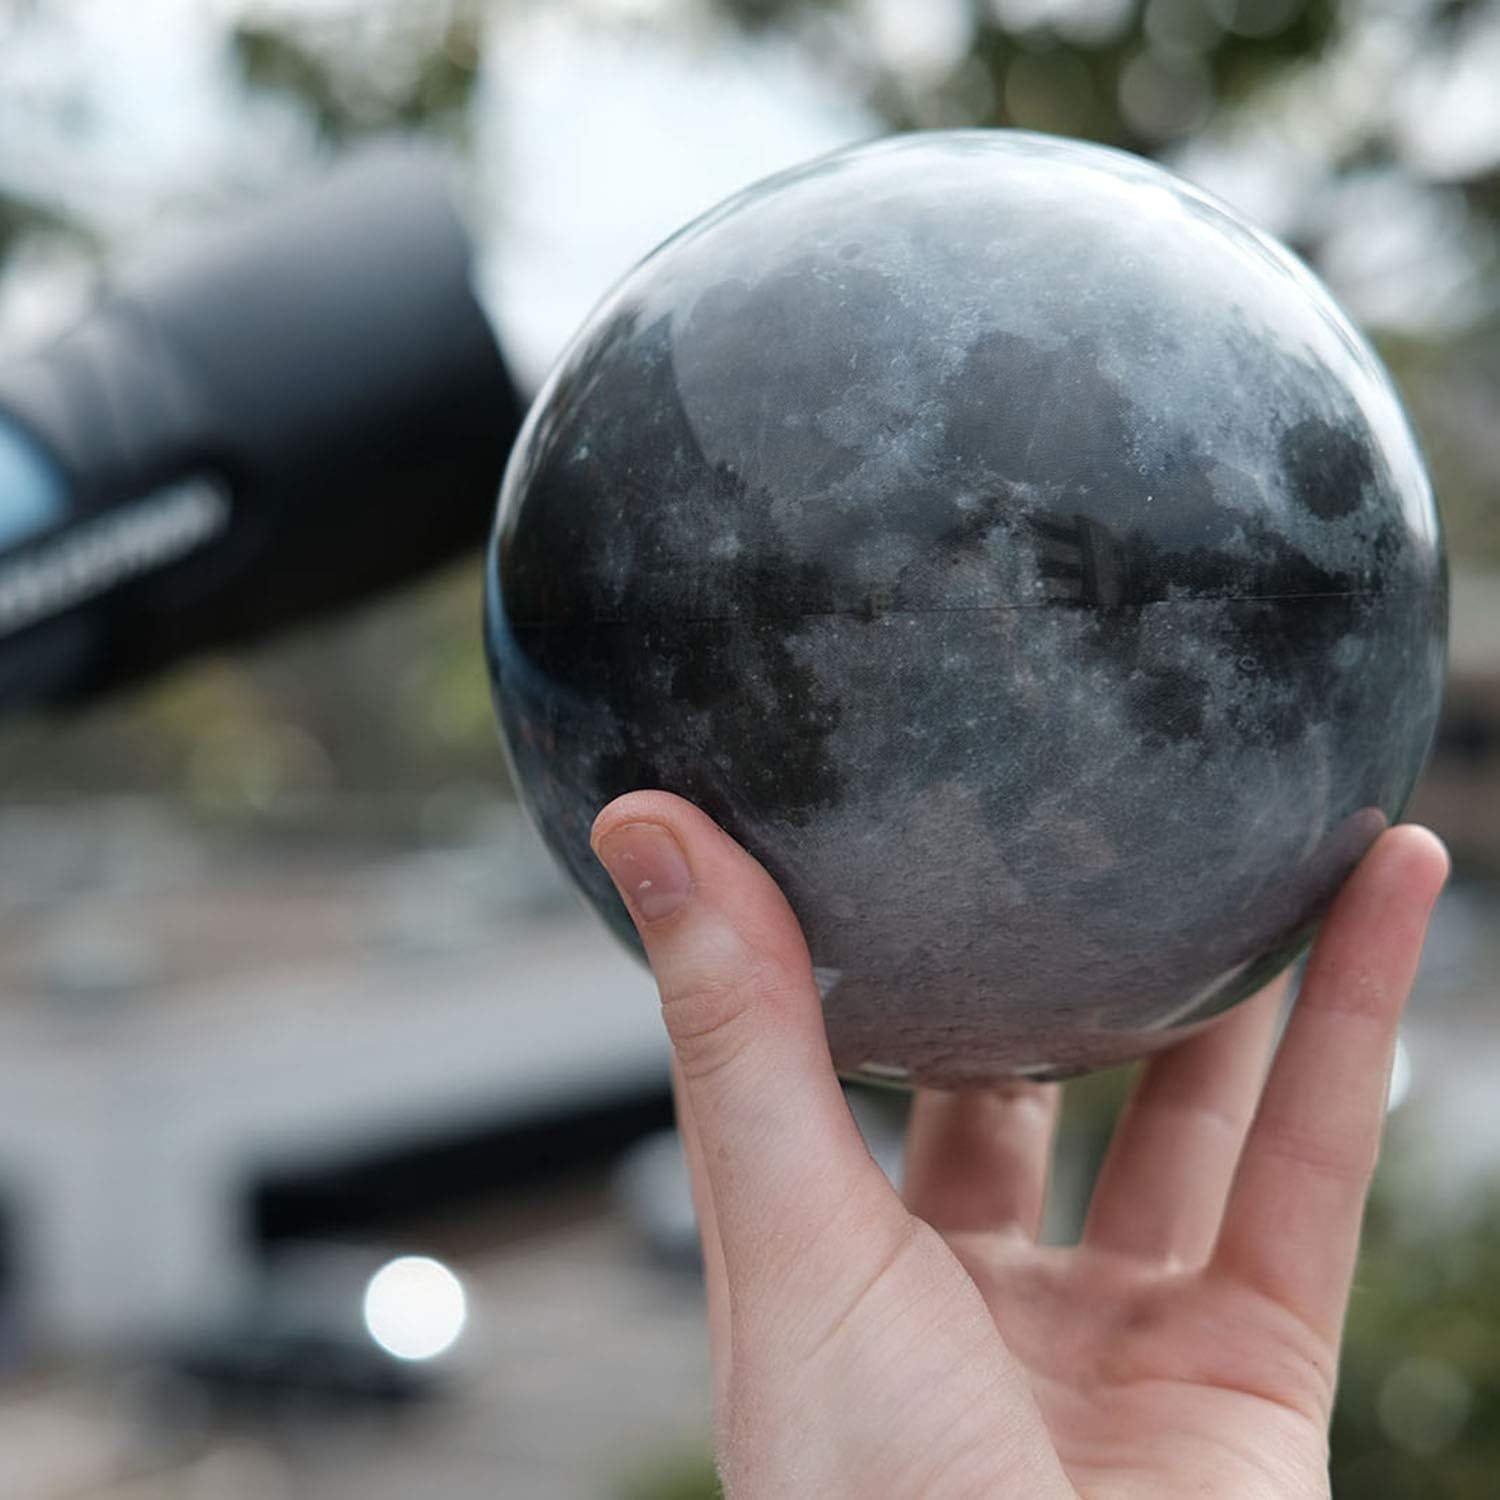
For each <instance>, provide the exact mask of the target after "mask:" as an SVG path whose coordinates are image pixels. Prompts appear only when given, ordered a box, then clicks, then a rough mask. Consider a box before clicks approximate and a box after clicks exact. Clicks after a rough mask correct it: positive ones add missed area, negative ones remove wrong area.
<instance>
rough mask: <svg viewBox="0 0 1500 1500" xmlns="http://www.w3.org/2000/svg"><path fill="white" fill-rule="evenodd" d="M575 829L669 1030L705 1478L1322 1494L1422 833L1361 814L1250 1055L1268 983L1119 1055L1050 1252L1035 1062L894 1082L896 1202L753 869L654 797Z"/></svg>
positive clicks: (1113, 1492) (827, 1489)
mask: <svg viewBox="0 0 1500 1500" xmlns="http://www.w3.org/2000/svg"><path fill="white" fill-rule="evenodd" d="M594 848H595V850H596V852H597V853H598V854H599V856H600V858H601V859H602V860H603V861H604V863H605V865H606V867H607V868H608V869H609V870H610V872H611V874H612V876H613V877H614V879H615V882H616V884H617V886H618V887H619V889H620V891H621V893H622V895H623V896H624V897H625V900H626V902H627V904H628V905H629V906H630V908H631V912H632V915H633V917H634V918H635V921H636V923H637V926H638V928H639V930H640V932H641V936H642V938H643V940H644V942H645V945H646V950H647V953H648V955H649V957H650V959H651V963H652V966H653V968H654V970H655V972H656V975H657V980H658V983H659V985H660V987H661V993H662V1009H663V1013H664V1015H665V1018H666V1023H667V1029H668V1031H669V1033H670V1035H671V1038H672V1043H673V1047H674V1050H675V1063H674V1081H675V1086H676V1092H677V1106H678V1116H679V1121H680V1124H681V1129H682V1136H683V1140H684V1144H685V1147H686V1151H687V1156H688V1163H689V1167H690V1170H691V1174H692V1180H693V1194H694V1201H695V1203H696V1206H697V1211H698V1222H699V1226H700V1230H701V1233H702V1237H703V1252H704V1265H705V1273H706V1278H707V1293H708V1316H709V1337H710V1344H711V1352H712V1358H713V1369H714V1404H715V1418H716V1426H717V1432H718V1447H719V1462H720V1469H721V1473H722V1475H723V1481H724V1486H725V1490H726V1493H727V1494H728V1495H729V1496H730V1497H732V1500H759V1497H773V1496H774V1497H778V1500H779V1497H784V1496H798V1497H801V1496H851V1497H859V1500H869V1497H873V1496H879V1497H881V1500H904V1497H922V1500H947V1497H950V1496H985V1497H1001V1496H1006V1497H1009V1496H1015V1497H1020V1500H1078V1497H1082V1500H1102V1497H1106V1496H1107V1497H1109V1500H1136V1497H1140V1500H1147V1497H1149V1500H1174V1497H1178V1496H1182V1497H1187V1496H1191V1497H1195V1500H1202V1497H1204V1496H1223V1497H1233V1500H1292V1497H1296V1500H1304V1497H1315V1496H1327V1494H1328V1492H1329V1490H1328V1457H1327V1433H1328V1423H1329V1418H1330V1412H1331V1407H1332V1403H1333V1392H1334V1379H1335V1373H1336V1366H1337V1357H1338V1346H1339V1338H1340V1330H1341V1327H1342V1323H1343V1317H1344V1308H1345V1304H1346V1301H1347V1298H1348V1293H1349V1285H1350V1280H1351V1277H1352V1275H1353V1270H1354V1261H1355V1254H1356V1250H1357V1246H1358V1239H1359V1229H1360V1220H1361V1216H1362V1213H1363V1207H1364V1200H1365V1196H1366V1192H1367V1189H1368V1186H1369V1181H1370V1176H1371V1173H1372V1171H1373V1168H1374V1164H1375V1156H1376V1150H1377V1145H1378V1141H1379V1136H1380V1128H1381V1122H1382V1119H1383V1117H1384V1111H1385V1097H1386V1088H1387V1079H1388V1076H1389V1070H1390V1063H1391V1055H1392V1050H1393V1047H1394V1043H1395V1036H1396V1023H1397V1019H1398V1016H1399V1014H1400V1011H1401V1007H1402V1005H1403V1003H1404V1001H1405V998H1406V995H1407V992H1408V990H1409V989H1410V987H1411V982H1412V978H1413V975H1414V973H1415V970H1416V966H1417V959H1418V956H1419V953H1420V951H1421V944H1422V938H1423V935H1424V932H1425V930H1426V925H1427V919H1428V915H1429V913H1430V911H1431V909H1432V905H1433V903H1434V901H1435V900H1436V899H1437V895H1438V892H1439V890H1440V889H1441V887H1442V884H1443V881H1444V879H1445V877H1446V873H1447V857H1446V855H1445V853H1444V851H1443V848H1442V846H1441V844H1439V843H1438V841H1437V840H1436V839H1435V838H1434V837H1433V836H1432V835H1431V834H1429V833H1427V832H1425V831H1424V830H1422V829H1418V828H1413V827H1404V828H1397V829H1394V830H1392V831H1390V832H1388V833H1386V834H1384V835H1383V836H1382V837H1381V838H1380V840H1379V841H1378V842H1377V844H1376V845H1375V847H1374V849H1373V850H1372V851H1371V852H1370V854H1369V855H1368V856H1367V857H1366V859H1365V860H1364V862H1363V863H1362V864H1361V865H1360V867H1359V868H1358V870H1357V871H1356V872H1355V873H1354V875H1353V876H1352V877H1351V879H1350V880H1349V882H1348V884H1347V885H1346V886H1345V888H1344V890H1343V892H1342V894H1341V895H1340V896H1339V898H1338V901H1337V903H1336V904H1335V906H1334V908H1333V910H1332V912H1331V913H1330V915H1329V917H1328V918H1327V920H1326V922H1325V923H1324V925H1323V929H1322V932H1321V935H1320V937H1319V939H1318V942H1317V945H1316V947H1315V949H1314V951H1313V954H1312V957H1311V960H1310V962H1309V965H1308V969H1307V975H1306V978H1305V980H1304V983H1303V988H1302V993H1301V997H1300V999H1299V1000H1298V1003H1297V1005H1296V1007H1295V1009H1294V1011H1293V1013H1292V1018H1291V1020H1290V1022H1289V1024H1288V1026H1287V1029H1286V1033H1285V1036H1284V1038H1283V1040H1282V1042H1281V1045H1280V1047H1279V1048H1278V1049H1277V1051H1276V1056H1275V1062H1274V1066H1273V1067H1271V1069H1270V1073H1269V1077H1268V1078H1267V1076H1266V1061H1267V1058H1268V1056H1269V1053H1270V1051H1271V1046H1272V1037H1273V1033H1274V1031H1275V1027H1276V1022H1277V1017H1278V1013H1279V1010H1280V1005H1281V998H1282V993H1283V990H1284V986H1285V982H1286V981H1285V979H1284V978H1283V980H1281V981H1278V983H1276V984H1274V985H1272V986H1271V987H1270V988H1269V989H1268V990H1266V991H1265V992H1263V993H1262V994H1260V995H1259V996H1257V997H1256V998H1254V999H1253V1000H1250V1001H1247V1002H1246V1003H1245V1004H1243V1005H1241V1006H1240V1007H1239V1008H1238V1009H1237V1010H1235V1011H1233V1012H1231V1013H1230V1014H1229V1015H1228V1016H1227V1017H1226V1018H1225V1019H1224V1020H1223V1021H1222V1022H1220V1023H1218V1024H1216V1025H1215V1026H1213V1027H1211V1028H1210V1029H1208V1030H1205V1031H1203V1032H1201V1033H1199V1034H1198V1035H1196V1036H1194V1037H1192V1038H1191V1039H1189V1040H1188V1041H1186V1042H1184V1043H1182V1044H1181V1045H1179V1046H1178V1047H1176V1048H1175V1049H1173V1050H1171V1051H1168V1052H1164V1053H1162V1054H1160V1055H1159V1056H1157V1057H1156V1058H1154V1059H1153V1060H1151V1061H1150V1062H1149V1063H1148V1064H1147V1065H1146V1066H1145V1068H1144V1070H1143V1072H1142V1075H1141V1078H1140V1081H1139V1083H1138V1085H1137V1087H1136V1089H1135V1092H1134V1094H1133V1096H1132V1098H1131V1100H1130V1103H1129V1105H1128V1106H1127V1108H1126V1111H1125V1113H1124V1115H1123V1116H1122V1118H1121V1121H1120V1123H1119V1125H1118V1127H1117V1129H1116V1132H1115V1137H1114V1142H1113V1145H1112V1147H1111V1150H1110V1154H1109V1156H1108V1158H1107V1160H1106V1162H1105V1165H1104V1168H1103V1171H1102V1173H1101V1176H1100V1179H1099V1182H1098V1185H1097V1187H1096V1189H1095V1193H1094V1198H1093V1202H1092V1206H1091V1209H1090V1213H1089V1217H1088V1221H1087V1225H1086V1227H1085V1230H1084V1233H1083V1237H1082V1240H1081V1242H1080V1244H1078V1245H1077V1246H1076V1247H1070V1248H1055V1247H1048V1246H1042V1245H1039V1244H1037V1242H1036V1234H1037V1229H1038V1225H1039V1223H1040V1220H1041V1214H1042V1204H1043V1197H1044V1193H1045V1187H1046V1177H1047V1171H1048V1160H1049V1156H1050V1149H1051V1139H1052V1134H1053V1125H1054V1121H1055V1118H1056V1113H1057V1104H1058V1091H1057V1086H1056V1085H1040V1084H1015V1085H1012V1086H1010V1087H1008V1088H1005V1089H999V1090H995V1091H993V1092H988V1093H970V1094H944V1093H937V1092H924V1093H920V1094H919V1095H918V1096H917V1098H916V1100H915V1103H914V1105H913V1112H912V1119H911V1125H910V1133H909V1138H908V1143H907V1171H906V1180H905V1201H904V1202H903V1201H902V1198H901V1197H900V1196H898V1194H897V1192H896V1190H895V1189H894V1188H893V1187H892V1186H891V1185H890V1183H889V1182H888V1180H887V1179H886V1177H885V1175H884V1174H883V1173H882V1172H881V1170H880V1169H879V1167H877V1166H876V1165H875V1163H874V1161H873V1160H872V1159H871V1157H870V1155H869V1152H868V1151H867V1150H866V1148H865V1146H864V1143H863V1141H862V1139H861V1137H860V1134H859V1132H858V1130H857V1128H856V1127H855V1124H854V1122H853V1119H852V1118H851V1116H850V1114H849V1110H848V1108H847V1106H846V1104H845V1102H844V1098H843V1094H842V1092H841V1090H840V1087H839V1083H838V1079H837V1077H836V1076H835V1074H834V1071H833V1067H832V1064H831V1061H830V1058H829V1053H828V1046H827V1041H826V1039H825V1036H824V1032H823V1024H822V1014H821V1009H820V1002H819V998H818V992H817V989H816V987H815V985H814V983H813V977H812V972H811V966H810V962H809V959H808V954H807V949H806V946H805V944H804V943H803V940H802V935H801V932H800V930H799V928H798V926H797V922H796V919H795V918H794V916H793V915H792V912H791V910H790V908H789V907H788V906H787V904H786V902H785V900H784V899H783V898H782V896H781V893H780V892H779V891H778V890H777V889H776V887H775V885H774V883H773V882H772V881H771V879H770V877H769V876H768V875H767V874H766V873H765V871H764V870H763V869H761V867H760V866H759V865H758V864H756V863H755V861H754V860H752V859H751V858H750V857H749V855H747V854H746V853H745V852H744V851H743V850H741V849H740V848H739V847H738V846H737V845H736V844H734V843H733V842H732V841H731V840H730V839H729V838H728V836H727V835H726V834H724V833H723V832H722V831H721V830H720V829H719V828H718V827H717V826H716V825H715V824H714V823H713V822H712V821H710V819H708V818H707V817H706V816H704V815H703V814H702V813H701V812H699V811H697V810H696V809H695V808H693V807H692V806H690V805H689V804H688V803H686V802H683V801H682V800H681V799H679V798H677V797H673V796H670V795H668V794H666V793H663V792H636V793H632V794H630V795H629V796H627V797H623V798H621V799H619V800H618V801H616V802H614V803H612V804H611V805H610V806H609V807H608V808H606V809H605V810H604V811H603V812H602V813H601V814H600V816H599V818H598V820H597V822H596V823H595V825H594ZM1263 1085H1264V1086H1263Z"/></svg>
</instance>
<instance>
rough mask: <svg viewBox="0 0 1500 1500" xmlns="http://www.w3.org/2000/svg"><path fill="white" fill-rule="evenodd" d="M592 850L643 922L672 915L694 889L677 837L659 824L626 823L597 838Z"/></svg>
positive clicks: (654, 920) (656, 920)
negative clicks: (597, 840)
mask: <svg viewBox="0 0 1500 1500" xmlns="http://www.w3.org/2000/svg"><path fill="white" fill-rule="evenodd" d="M594 853H595V854H597V855H598V856H599V861H600V863H601V864H602V865H603V866H604V868H605V869H606V870H608V871H609V878H610V879H611V880H613V881H614V883H615V888H616V889H617V890H618V891H619V893H620V894H621V895H622V896H623V897H624V898H625V901H626V903H627V904H628V905H629V906H630V908H631V909H632V910H633V911H634V912H635V914H636V915H637V916H638V917H639V918H640V919H641V920H642V921H643V922H659V921H660V920H661V919H662V918H663V917H669V916H671V915H672V913H673V912H674V911H676V910H677V908H678V907H679V906H681V905H682V903H683V902H684V901H686V900H687V898H688V892H689V891H691V890H692V888H693V872H692V871H691V870H689V869H688V862H687V860H686V859H685V858H683V853H682V850H681V849H680V848H679V847H678V844H677V840H676V839H674V838H673V837H672V835H671V834H670V833H668V832H667V830H666V829H665V828H663V827H662V826H661V825H660V824H659V823H626V824H625V825H624V826H623V827H620V828H616V829H614V830H612V831H611V832H610V833H608V834H606V835H605V836H604V837H603V838H602V839H600V840H599V842H598V844H597V845H596V846H595V848H594Z"/></svg>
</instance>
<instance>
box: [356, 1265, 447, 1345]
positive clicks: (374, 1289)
mask: <svg viewBox="0 0 1500 1500" xmlns="http://www.w3.org/2000/svg"><path fill="white" fill-rule="evenodd" d="M364 1315H365V1327H366V1328H367V1329H369V1331H370V1337H371V1338H372V1339H374V1340H375V1342H376V1343H377V1344H379V1345H380V1347H381V1348H382V1349H384V1350H385V1352H386V1353H387V1354H392V1355H394V1356H395V1357H396V1358H397V1359H411V1360H418V1359H436V1358H437V1356H438V1355H440V1354H444V1353H446V1352H447V1351H448V1350H449V1349H451V1348H452V1347H453V1345H454V1343H455V1342H457V1339H458V1336H459V1334H461V1333H462V1332H463V1331H464V1324H465V1323H466V1322H467V1321H468V1316H469V1306H468V1299H467V1298H466V1297H465V1296H464V1289H463V1284H462V1282H460V1281H459V1279H458V1277H457V1276H455V1275H454V1274H453V1272H452V1271H450V1270H449V1269H448V1268H447V1266H445V1265H443V1264H442V1263H441V1262H439V1261H435V1260H433V1259H432V1258H431V1257H430V1256H426V1255H402V1256H398V1257H397V1258H396V1259H395V1260H393V1261H388V1262H387V1263H386V1264H385V1265H383V1266H382V1267H381V1268H380V1269H379V1270H378V1271H377V1272H376V1273H375V1274H374V1275H373V1276H372V1277H371V1278H370V1281H369V1285H367V1286H366V1287H365V1301H364Z"/></svg>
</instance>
